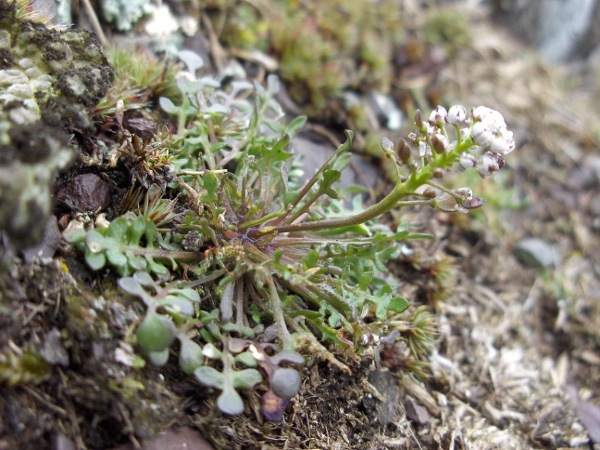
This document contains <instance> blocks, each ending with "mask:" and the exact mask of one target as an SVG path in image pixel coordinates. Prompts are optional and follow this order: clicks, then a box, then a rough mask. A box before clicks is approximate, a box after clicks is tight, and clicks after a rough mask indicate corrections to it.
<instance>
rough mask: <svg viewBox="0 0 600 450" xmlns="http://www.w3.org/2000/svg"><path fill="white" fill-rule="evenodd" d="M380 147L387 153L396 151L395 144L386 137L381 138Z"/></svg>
mask: <svg viewBox="0 0 600 450" xmlns="http://www.w3.org/2000/svg"><path fill="white" fill-rule="evenodd" d="M380 145H381V148H382V149H383V150H384V151H386V152H391V151H393V150H394V143H393V142H392V141H390V140H389V139H388V138H386V137H384V138H381V141H380Z"/></svg>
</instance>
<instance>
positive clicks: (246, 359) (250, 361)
mask: <svg viewBox="0 0 600 450" xmlns="http://www.w3.org/2000/svg"><path fill="white" fill-rule="evenodd" d="M234 360H235V362H236V363H240V364H243V365H244V366H246V367H256V366H257V365H258V362H257V361H256V359H255V358H254V356H252V353H250V352H242V353H240V354H239V355H236V356H235V358H234Z"/></svg>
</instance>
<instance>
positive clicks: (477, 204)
mask: <svg viewBox="0 0 600 450" xmlns="http://www.w3.org/2000/svg"><path fill="white" fill-rule="evenodd" d="M460 204H461V205H462V206H463V207H464V208H466V209H476V208H481V207H482V206H483V205H485V200H484V199H482V198H479V197H475V198H465V199H463V200H462V201H461V202H460Z"/></svg>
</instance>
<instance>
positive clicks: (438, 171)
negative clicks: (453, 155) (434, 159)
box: [433, 168, 446, 178]
mask: <svg viewBox="0 0 600 450" xmlns="http://www.w3.org/2000/svg"><path fill="white" fill-rule="evenodd" d="M445 174H446V172H445V171H444V169H440V168H437V169H433V177H434V178H444V175H445Z"/></svg>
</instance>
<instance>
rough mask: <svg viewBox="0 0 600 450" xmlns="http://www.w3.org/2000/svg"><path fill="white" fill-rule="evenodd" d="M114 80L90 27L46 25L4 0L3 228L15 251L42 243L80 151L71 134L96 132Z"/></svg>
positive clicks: (0, 36)
mask: <svg viewBox="0 0 600 450" xmlns="http://www.w3.org/2000/svg"><path fill="white" fill-rule="evenodd" d="M112 78H113V69H112V68H111V67H110V65H109V64H108V61H107V59H106V56H105V54H104V52H103V50H102V48H101V47H100V45H99V44H98V42H97V41H96V39H95V37H94V36H93V35H92V34H91V33H89V32H87V31H75V30H72V29H66V30H57V29H49V28H46V26H45V25H44V24H42V23H39V22H34V21H30V20H26V19H22V18H19V16H18V15H17V14H16V3H14V2H9V1H7V0H0V230H4V231H5V233H6V234H7V235H8V236H9V237H10V238H11V241H12V243H13V244H14V245H15V247H16V248H17V249H19V250H20V249H23V248H26V247H31V246H34V245H36V244H38V243H39V242H40V241H41V239H42V235H43V230H44V226H45V224H46V222H47V219H48V217H49V215H50V209H51V196H50V193H51V192H50V190H51V185H52V183H53V181H54V178H55V176H56V174H57V173H58V172H59V171H60V170H62V169H64V168H66V167H67V166H68V165H69V164H70V163H71V162H72V161H73V160H74V159H75V157H76V155H77V152H76V150H75V148H73V147H71V146H69V145H68V142H69V139H70V133H72V132H73V131H75V130H76V131H77V132H78V133H79V134H82V135H89V134H91V133H92V132H94V130H95V126H94V123H93V121H92V118H91V115H92V113H93V109H94V107H95V106H96V105H97V104H98V102H99V101H100V100H101V99H102V97H103V96H104V95H105V93H106V91H107V90H108V88H109V87H110V84H111V82H112Z"/></svg>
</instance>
